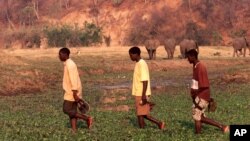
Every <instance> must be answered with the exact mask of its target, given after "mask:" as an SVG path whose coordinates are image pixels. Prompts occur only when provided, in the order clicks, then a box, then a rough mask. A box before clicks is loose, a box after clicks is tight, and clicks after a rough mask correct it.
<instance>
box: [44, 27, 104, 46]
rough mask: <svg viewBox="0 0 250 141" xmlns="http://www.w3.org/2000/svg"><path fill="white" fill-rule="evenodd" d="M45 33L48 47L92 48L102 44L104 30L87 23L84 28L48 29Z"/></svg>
mask: <svg viewBox="0 0 250 141" xmlns="http://www.w3.org/2000/svg"><path fill="white" fill-rule="evenodd" d="M44 33H45V35H46V37H47V38H48V45H49V46H55V47H65V46H66V44H67V43H68V44H69V45H70V46H80V45H81V46H90V45H92V44H97V43H102V29H101V28H100V27H97V26H96V25H95V24H93V23H88V22H85V24H84V27H83V28H82V29H81V28H77V27H75V28H74V29H73V28H72V27H70V26H67V25H64V26H62V27H46V28H45V29H44Z"/></svg>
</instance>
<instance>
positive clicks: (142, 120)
mask: <svg viewBox="0 0 250 141" xmlns="http://www.w3.org/2000/svg"><path fill="white" fill-rule="evenodd" d="M137 118H138V124H139V127H140V128H144V127H145V122H144V117H143V116H137Z"/></svg>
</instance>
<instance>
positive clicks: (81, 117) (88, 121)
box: [76, 113, 93, 129]
mask: <svg viewBox="0 0 250 141" xmlns="http://www.w3.org/2000/svg"><path fill="white" fill-rule="evenodd" d="M76 117H77V118H79V119H83V120H85V121H86V123H87V125H88V128H89V129H90V128H91V126H92V124H93V118H92V117H91V116H87V115H84V114H79V113H77V114H76Z"/></svg>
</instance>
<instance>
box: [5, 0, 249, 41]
mask: <svg viewBox="0 0 250 141" xmlns="http://www.w3.org/2000/svg"><path fill="white" fill-rule="evenodd" d="M249 13H250V1H249V0H18V1H17V0H1V1H0V28H1V29H0V32H1V33H0V36H3V35H4V34H5V33H6V30H8V31H10V30H11V31H15V30H20V29H21V28H22V29H23V28H31V27H36V28H42V27H44V26H48V25H49V26H59V25H65V24H69V25H72V26H76V25H77V26H83V24H84V22H85V21H87V22H92V23H95V24H96V25H98V26H99V27H102V29H103V34H104V35H110V36H111V38H112V45H120V44H131V43H141V42H143V40H145V39H146V38H150V37H152V36H156V37H159V38H170V37H174V38H176V39H177V40H178V41H179V40H181V39H183V38H193V39H196V40H198V42H199V43H200V44H210V45H216V44H222V45H225V44H228V43H230V40H231V38H232V37H235V36H244V35H245V36H250V33H249V32H248V28H249V27H250V14H249ZM135 39H138V41H137V40H136V41H135ZM0 41H1V42H4V39H3V38H2V39H0Z"/></svg>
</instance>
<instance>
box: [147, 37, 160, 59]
mask: <svg viewBox="0 0 250 141" xmlns="http://www.w3.org/2000/svg"><path fill="white" fill-rule="evenodd" d="M159 46H160V42H159V40H157V39H149V40H146V41H145V47H146V49H147V51H148V56H149V59H150V60H152V59H156V49H157V48H158V47H159Z"/></svg>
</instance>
